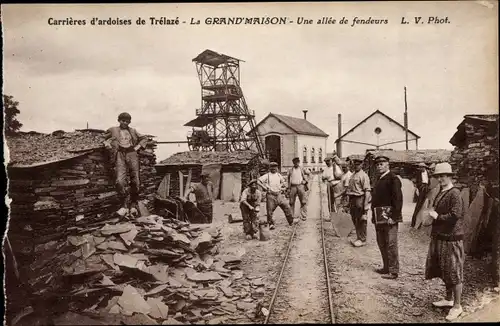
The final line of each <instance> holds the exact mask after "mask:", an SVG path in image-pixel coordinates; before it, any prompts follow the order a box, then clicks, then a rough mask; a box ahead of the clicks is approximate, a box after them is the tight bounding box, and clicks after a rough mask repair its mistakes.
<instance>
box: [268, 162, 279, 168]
mask: <svg viewBox="0 0 500 326" xmlns="http://www.w3.org/2000/svg"><path fill="white" fill-rule="evenodd" d="M269 166H270V167H277V166H278V163H276V162H271V163H269Z"/></svg>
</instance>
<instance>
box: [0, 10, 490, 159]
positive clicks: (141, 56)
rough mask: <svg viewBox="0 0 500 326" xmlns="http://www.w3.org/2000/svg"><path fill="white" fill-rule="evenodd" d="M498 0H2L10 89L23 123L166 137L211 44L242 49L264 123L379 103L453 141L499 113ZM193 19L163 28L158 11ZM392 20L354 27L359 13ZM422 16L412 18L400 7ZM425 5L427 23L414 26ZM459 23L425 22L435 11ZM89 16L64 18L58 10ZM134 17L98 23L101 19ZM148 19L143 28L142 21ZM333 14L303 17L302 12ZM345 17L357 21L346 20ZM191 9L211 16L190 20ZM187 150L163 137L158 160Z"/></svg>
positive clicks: (191, 111)
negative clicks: (43, 1)
mask: <svg viewBox="0 0 500 326" xmlns="http://www.w3.org/2000/svg"><path fill="white" fill-rule="evenodd" d="M497 5H498V3H497V2H487V1H481V2H473V1H462V2H459V3H454V2H451V1H450V2H419V3H413V2H406V1H405V2H403V3H399V2H392V1H391V2H387V3H383V2H377V3H354V2H351V3H308V4H302V3H288V4H285V3H280V4H272V3H267V4H265V3H256V4H249V3H246V4H245V3H239V4H126V5H125V4H121V5H110V4H106V5H88V4H85V5H69V4H66V5H2V23H3V24H2V27H3V37H4V51H3V69H4V76H3V77H4V90H3V91H4V94H8V95H12V96H14V98H15V100H17V101H18V102H19V103H20V104H19V109H20V111H21V113H20V115H19V116H18V119H19V120H20V122H21V123H23V127H22V129H21V130H23V131H31V130H35V131H39V132H52V131H55V130H60V129H62V130H65V131H72V130H74V129H82V128H85V127H86V126H87V123H88V126H89V127H90V128H97V129H106V128H108V127H111V126H113V125H117V121H116V118H117V115H118V114H119V113H120V112H122V111H127V112H129V113H130V114H131V115H132V124H131V126H133V127H135V128H137V130H138V131H139V132H141V133H146V134H152V135H155V136H157V140H160V141H174V140H185V139H186V134H187V132H188V130H189V128H188V127H184V126H183V125H184V123H186V122H188V121H189V120H191V119H193V118H194V117H195V109H196V108H199V107H200V105H201V96H200V84H199V81H198V76H197V73H196V68H195V64H194V63H193V62H192V59H193V58H194V57H196V56H197V55H198V54H199V53H201V52H202V51H204V50H205V49H211V50H213V51H216V52H219V53H224V54H227V55H230V56H233V57H236V58H239V59H242V60H244V61H245V62H242V63H241V65H240V67H241V86H242V90H243V92H244V95H245V99H246V101H247V104H248V106H249V109H251V110H255V113H256V122H259V121H260V120H262V119H263V118H264V117H265V116H267V114H269V112H273V113H279V114H284V115H290V116H296V117H302V110H304V109H307V110H308V111H309V112H308V115H307V118H308V120H309V121H311V122H312V123H314V124H315V125H317V126H318V127H319V128H321V129H322V130H324V131H325V132H326V133H327V134H329V135H330V137H329V138H328V148H327V151H331V150H333V148H334V146H333V142H334V141H335V139H336V138H337V133H338V131H337V115H338V114H339V113H340V114H342V122H343V123H342V130H343V132H346V131H348V130H349V129H350V128H352V127H353V126H354V125H356V124H357V123H358V122H360V121H361V120H363V119H364V118H365V117H367V116H368V115H370V114H371V113H372V112H373V111H375V110H377V109H378V110H380V111H382V112H384V113H385V114H387V115H389V116H390V117H392V118H393V119H395V120H396V121H399V122H400V123H401V124H403V121H404V120H403V113H404V87H405V86H406V87H407V103H408V120H409V129H410V130H411V131H413V132H415V133H416V134H418V135H420V136H421V139H420V140H419V148H421V149H434V148H447V149H451V148H452V147H451V145H450V144H449V143H448V141H449V139H450V138H451V136H452V135H453V133H454V132H455V131H456V127H457V126H458V124H459V123H460V122H461V121H462V118H463V116H464V115H466V114H497V113H498V74H497V73H498V34H497V30H498V25H497V24H498V23H497V21H498V8H496V6H497ZM153 16H154V17H156V18H160V17H166V18H169V19H175V18H177V17H178V18H179V20H180V21H186V24H182V23H181V24H180V25H178V26H171V25H170V26H158V25H157V26H152V25H150V24H149V17H153ZM265 16H269V17H272V16H280V17H281V16H286V17H288V18H289V19H290V20H293V21H295V23H293V24H287V25H281V26H280V25H267V26H266V25H238V26H236V25H233V26H231V25H227V26H224V25H220V26H213V25H206V24H204V21H205V19H206V18H207V17H265ZM356 16H357V17H358V18H361V19H368V18H369V17H372V18H373V19H387V20H388V24H381V25H374V24H372V25H360V24H357V25H355V26H351V24H352V20H353V18H354V17H356ZM403 16H404V17H406V20H407V21H410V24H406V25H403V24H401V19H402V17H403ZM416 16H421V17H423V18H422V20H423V21H425V23H424V24H414V23H413V21H414V17H416ZM435 16H437V17H439V18H445V17H448V20H449V21H450V23H448V24H427V19H428V17H435ZM70 17H71V18H73V19H85V20H86V21H87V24H86V25H85V26H60V25H59V26H54V25H49V24H48V19H49V18H53V19H66V18H70ZM93 17H96V18H99V19H108V18H110V17H111V18H113V19H116V18H120V19H132V22H133V25H131V26H91V25H90V24H89V22H90V20H91V19H92V18H93ZM139 17H142V18H144V19H146V21H147V24H146V25H144V26H137V25H135V21H136V20H137V18H139ZM299 17H305V18H309V19H313V20H314V22H316V21H317V20H318V19H321V18H322V17H332V18H334V19H337V23H336V24H330V25H318V24H312V25H298V24H297V23H296V21H297V18H299ZM342 17H345V18H346V19H348V20H349V24H345V25H340V24H338V21H339V20H340V19H341V18H342ZM191 18H193V19H194V20H197V19H199V20H200V21H201V24H200V25H190V24H189V22H190V21H191ZM184 150H187V145H186V144H175V145H158V149H157V152H156V154H157V159H158V160H163V159H165V158H167V157H168V156H169V155H171V154H173V153H175V152H179V151H184Z"/></svg>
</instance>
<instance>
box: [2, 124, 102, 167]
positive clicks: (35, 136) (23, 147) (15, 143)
mask: <svg viewBox="0 0 500 326" xmlns="http://www.w3.org/2000/svg"><path fill="white" fill-rule="evenodd" d="M5 139H6V141H7V146H8V148H9V167H14V168H26V167H34V166H41V165H46V164H50V163H56V162H60V161H63V160H67V159H71V158H75V157H77V156H80V155H82V154H87V153H89V152H91V151H94V150H96V149H100V148H102V147H103V144H102V142H103V141H104V130H99V129H83V130H76V131H73V132H65V131H63V130H56V131H54V132H52V133H50V134H44V133H39V132H34V131H30V132H19V133H17V134H16V135H13V136H6V137H5Z"/></svg>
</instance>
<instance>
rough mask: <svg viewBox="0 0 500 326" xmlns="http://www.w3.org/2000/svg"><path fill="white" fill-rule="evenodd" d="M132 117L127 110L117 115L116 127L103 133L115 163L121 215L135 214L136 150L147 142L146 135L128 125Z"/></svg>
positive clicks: (137, 183)
mask: <svg viewBox="0 0 500 326" xmlns="http://www.w3.org/2000/svg"><path fill="white" fill-rule="evenodd" d="M131 121H132V117H131V116H130V114H128V113H127V112H123V113H120V115H119V116H118V122H119V123H120V125H119V126H118V127H111V128H109V129H108V130H107V131H106V133H105V134H104V139H105V141H104V146H105V147H106V148H107V149H110V150H111V159H112V162H113V163H114V165H115V175H116V187H117V190H118V195H119V196H120V199H121V208H120V209H119V210H118V212H117V213H118V214H119V215H121V216H124V215H126V214H127V213H128V212H130V213H131V214H132V215H135V214H137V209H138V207H137V205H138V200H139V189H140V178H139V155H138V153H137V152H138V150H139V149H141V148H144V147H145V145H146V142H147V138H146V136H143V135H141V134H139V133H138V132H137V130H135V129H134V128H131V127H129V125H130V122H131ZM127 170H128V171H129V177H130V193H128V194H127V191H126V189H127V183H126V180H127Z"/></svg>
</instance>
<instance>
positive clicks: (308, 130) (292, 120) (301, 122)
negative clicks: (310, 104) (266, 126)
mask: <svg viewBox="0 0 500 326" xmlns="http://www.w3.org/2000/svg"><path fill="white" fill-rule="evenodd" d="M269 117H275V118H276V119H278V120H279V121H281V123H283V124H285V125H286V126H288V127H289V128H290V129H292V130H293V131H295V132H296V133H297V134H299V135H310V136H319V137H328V134H327V133H325V132H324V131H323V130H321V129H319V128H318V127H317V126H315V125H313V124H312V123H311V122H310V121H308V120H306V119H301V118H296V117H290V116H287V115H282V114H276V113H272V112H271V113H269V114H268V115H267V117H265V118H264V119H262V121H260V122H259V123H258V124H257V125H256V126H255V127H254V128H253V129H252V130H250V131H249V132H248V134H251V133H252V132H253V131H255V130H257V128H258V127H259V126H260V125H261V124H262V123H263V122H264V121H266V120H267V119H268V118H269Z"/></svg>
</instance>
